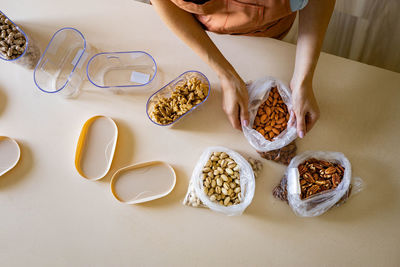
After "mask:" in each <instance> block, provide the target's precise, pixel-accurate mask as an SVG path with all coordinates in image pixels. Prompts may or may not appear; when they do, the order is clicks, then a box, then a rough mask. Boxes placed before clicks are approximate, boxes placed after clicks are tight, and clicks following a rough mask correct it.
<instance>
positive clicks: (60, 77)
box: [34, 28, 95, 98]
mask: <svg viewBox="0 0 400 267" xmlns="http://www.w3.org/2000/svg"><path fill="white" fill-rule="evenodd" d="M94 53H95V49H94V48H93V47H92V46H90V45H89V44H88V43H87V41H86V39H85V37H84V36H83V34H82V33H81V32H80V31H78V30H77V29H74V28H62V29H60V30H58V31H57V32H56V33H54V35H53V37H52V38H51V40H50V42H49V44H48V45H47V47H46V50H45V51H44V53H43V55H42V57H41V58H40V60H39V62H38V64H37V66H36V68H35V71H34V81H35V84H36V86H37V87H38V88H39V89H40V90H41V91H43V92H45V93H60V94H61V95H63V96H64V97H67V98H72V97H76V96H77V95H78V94H79V93H80V88H81V85H82V82H83V81H84V80H85V79H86V73H85V72H86V64H87V62H88V60H89V58H90V57H91V56H92V55H93V54H94Z"/></svg>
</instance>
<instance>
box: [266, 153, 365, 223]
mask: <svg viewBox="0 0 400 267" xmlns="http://www.w3.org/2000/svg"><path fill="white" fill-rule="evenodd" d="M362 184H363V183H362V180H361V179H360V178H358V177H357V178H353V179H352V178H351V164H350V162H349V160H348V159H347V158H346V157H345V156H344V155H343V154H342V153H339V152H324V151H307V152H304V153H302V154H300V155H298V156H296V157H294V158H293V159H292V161H291V162H290V164H289V166H288V168H287V170H286V173H285V175H284V177H283V178H282V180H281V182H280V184H279V185H278V186H276V187H275V188H274V190H273V195H274V197H276V198H278V199H281V200H283V201H287V202H288V203H289V205H290V207H291V208H292V210H293V211H294V213H295V214H296V215H298V216H301V217H313V216H319V215H321V214H323V213H325V212H326V211H327V210H329V209H330V208H332V207H333V206H339V205H341V204H343V203H344V202H345V201H346V200H347V199H348V198H349V197H350V194H355V193H358V192H359V191H361V189H362Z"/></svg>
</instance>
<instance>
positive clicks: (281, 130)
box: [243, 77, 297, 165]
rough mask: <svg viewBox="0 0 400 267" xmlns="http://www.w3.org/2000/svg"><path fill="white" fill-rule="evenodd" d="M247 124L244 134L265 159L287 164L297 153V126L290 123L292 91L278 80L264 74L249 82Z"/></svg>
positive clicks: (244, 127)
mask: <svg viewBox="0 0 400 267" xmlns="http://www.w3.org/2000/svg"><path fill="white" fill-rule="evenodd" d="M248 91H249V113H250V121H249V125H248V126H243V133H244V136H245V137H246V139H247V140H248V142H249V143H250V144H251V146H253V147H254V148H255V149H256V150H257V152H258V153H259V154H260V155H261V156H262V157H263V158H265V159H268V160H273V161H276V162H279V163H283V164H286V165H287V164H289V162H290V160H291V159H292V158H293V157H294V156H295V154H296V150H297V147H296V144H295V141H294V140H295V139H296V137H297V133H296V127H294V126H291V125H290V124H291V122H292V120H293V119H294V118H292V117H291V116H290V112H289V111H290V109H291V107H292V104H291V91H290V89H289V88H288V87H287V86H286V85H285V84H284V83H283V82H281V81H279V80H277V79H275V78H272V77H264V78H261V79H258V80H257V81H254V82H251V83H250V84H249V85H248Z"/></svg>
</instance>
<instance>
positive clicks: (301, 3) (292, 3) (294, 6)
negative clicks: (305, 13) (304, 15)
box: [290, 0, 308, 12]
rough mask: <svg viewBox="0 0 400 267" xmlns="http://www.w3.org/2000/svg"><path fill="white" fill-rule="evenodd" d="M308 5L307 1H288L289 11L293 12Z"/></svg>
mask: <svg viewBox="0 0 400 267" xmlns="http://www.w3.org/2000/svg"><path fill="white" fill-rule="evenodd" d="M307 3H308V0H290V9H292V11H293V12H295V11H297V10H300V9H303V8H304V7H305V6H306V5H307Z"/></svg>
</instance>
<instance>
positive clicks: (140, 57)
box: [86, 51, 157, 93]
mask: <svg viewBox="0 0 400 267" xmlns="http://www.w3.org/2000/svg"><path fill="white" fill-rule="evenodd" d="M86 73H87V77H88V80H89V81H90V82H91V83H92V84H93V85H94V86H96V87H99V88H102V89H107V90H111V91H113V92H123V93H132V92H143V91H148V90H150V89H152V88H153V87H154V86H155V77H156V74H157V64H156V61H155V60H154V58H153V57H152V56H151V55H150V54H148V53H146V52H143V51H127V52H105V53H99V54H96V55H94V56H93V57H92V58H91V59H90V60H89V62H88V65H87V71H86Z"/></svg>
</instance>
